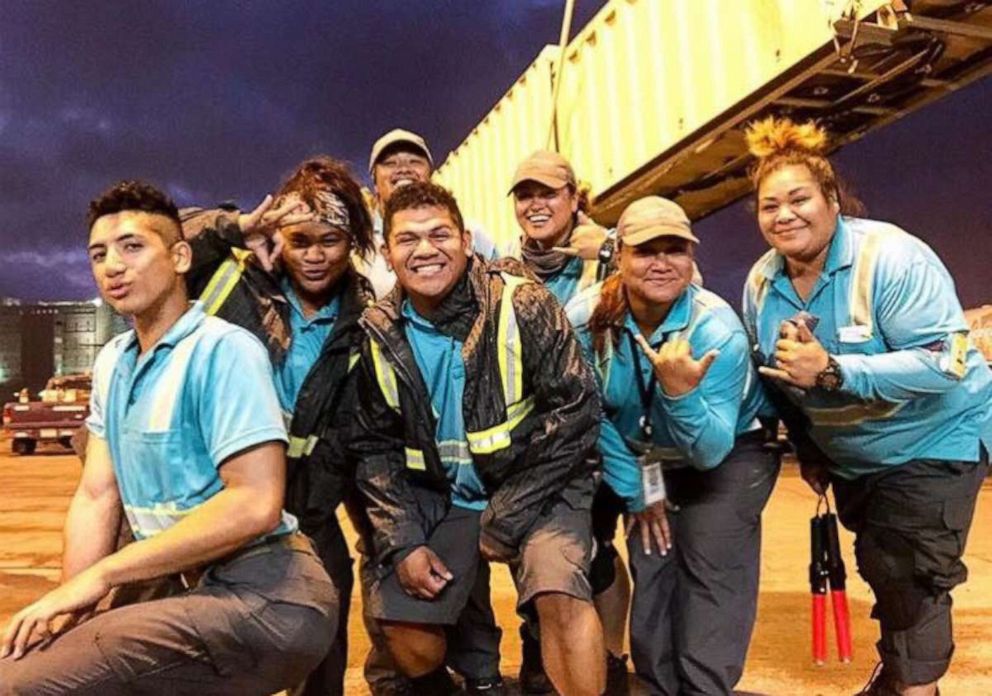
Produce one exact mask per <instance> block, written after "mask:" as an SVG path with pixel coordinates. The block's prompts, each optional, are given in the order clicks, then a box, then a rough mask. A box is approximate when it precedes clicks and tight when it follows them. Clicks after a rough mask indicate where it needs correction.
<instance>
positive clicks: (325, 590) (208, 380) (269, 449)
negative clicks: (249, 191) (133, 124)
mask: <svg viewBox="0 0 992 696" xmlns="http://www.w3.org/2000/svg"><path fill="white" fill-rule="evenodd" d="M89 223H90V236H89V257H90V263H91V267H92V270H93V276H94V278H95V280H96V283H97V286H98V287H99V289H100V293H101V295H102V297H103V299H104V300H105V301H106V302H107V303H108V304H109V305H110V306H111V307H113V308H114V309H115V310H116V311H117V312H119V313H121V314H123V315H127V316H130V317H132V318H133V320H134V330H132V331H128V332H126V333H124V334H122V335H120V336H118V337H115V338H114V339H112V340H111V342H110V343H108V344H107V345H106V346H105V347H104V348H103V349H102V350H101V351H100V354H99V356H98V357H97V360H96V364H95V366H94V370H93V381H94V389H93V392H92V394H91V402H90V416H89V418H88V419H87V422H86V426H87V428H88V429H89V431H90V437H89V441H88V443H87V456H86V463H85V466H84V468H83V474H82V478H81V480H80V484H79V487H78V489H77V491H76V494H75V496H74V497H73V499H72V503H71V504H70V507H69V512H68V516H67V518H66V525H65V543H64V556H63V566H62V583H61V584H60V586H59V587H58V588H56V589H55V590H53V591H51V592H49V593H48V594H46V595H45V596H43V597H42V598H41V599H39V600H38V601H36V602H34V603H33V604H31V605H30V606H28V607H27V608H25V609H23V610H22V611H20V612H18V613H17V614H16V615H15V616H14V618H13V619H12V620H11V621H10V624H9V625H8V627H7V629H6V631H5V632H4V635H3V639H2V644H0V657H2V658H3V659H0V693H3V694H14V693H31V694H55V693H73V694H100V695H101V696H109V695H111V694H129V693H135V692H140V693H143V694H180V693H187V694H192V693H205V692H210V693H217V694H269V693H272V692H274V691H279V690H280V689H283V688H286V687H288V686H290V685H292V684H293V683H295V682H296V681H298V680H300V679H302V678H303V677H304V676H305V675H306V674H307V673H308V672H309V671H310V670H311V669H312V668H313V667H314V666H315V665H316V664H317V663H318V662H320V660H321V659H322V658H323V657H324V654H325V653H326V652H327V650H328V648H329V647H330V637H331V636H332V635H333V634H334V627H335V625H336V623H337V601H338V598H337V596H336V593H335V589H334V586H333V585H332V584H331V582H330V579H329V578H328V577H327V573H326V572H325V571H324V569H323V568H322V567H321V565H320V563H319V561H318V560H317V558H316V557H315V555H314V552H313V550H312V548H311V546H310V543H309V541H308V540H307V539H306V538H305V537H304V536H302V535H301V534H299V533H298V532H297V522H296V520H295V519H294V518H293V517H292V516H291V515H288V514H287V513H285V512H284V511H283V509H282V498H283V489H284V481H285V456H284V448H285V443H286V439H287V438H286V431H285V428H284V426H283V423H282V417H281V414H280V412H279V402H278V399H277V397H276V393H275V387H274V385H273V382H272V371H271V367H270V366H269V361H268V359H267V357H266V354H265V350H264V349H263V347H262V346H261V345H260V344H259V342H258V341H257V340H256V339H255V338H254V337H252V336H251V335H250V334H249V333H247V332H246V331H244V330H242V329H240V328H238V327H235V326H233V325H232V324H229V323H227V322H225V321H222V320H220V319H217V318H214V317H207V316H205V314H204V312H203V307H202V305H201V304H199V303H194V304H192V305H190V304H189V303H188V301H187V300H188V295H187V292H186V287H185V284H184V282H183V275H184V273H185V272H186V270H187V269H188V268H189V265H190V260H191V251H190V247H189V244H188V243H187V242H186V241H184V240H183V238H182V230H181V227H180V223H179V216H178V211H177V210H176V207H175V204H173V203H172V201H171V200H170V199H168V198H167V197H166V196H165V195H164V194H162V193H161V192H159V191H158V190H156V189H155V188H153V187H151V186H149V185H147V184H143V183H140V182H122V183H120V184H118V185H116V186H114V187H113V188H111V189H110V190H108V191H106V192H105V193H104V194H102V195H101V196H100V197H98V198H97V199H96V200H94V201H93V202H92V203H91V204H90V213H89ZM122 507H123V511H124V514H125V515H126V517H127V519H128V521H129V523H130V527H131V529H132V531H133V533H134V535H135V537H136V541H135V542H134V543H131V544H128V545H127V546H125V547H123V548H122V549H120V550H118V551H116V552H115V551H114V547H115V544H116V538H117V530H118V525H119V516H120V510H121V508H122ZM176 574H178V575H179V578H180V579H181V580H182V581H183V584H184V585H185V586H186V587H187V589H186V590H185V591H183V592H182V593H180V594H177V595H175V596H172V597H169V598H165V599H160V600H157V601H153V602H141V603H137V604H133V605H130V606H125V607H119V608H115V609H111V610H109V611H106V612H103V613H98V614H96V615H95V616H90V615H89V613H88V610H89V608H90V607H92V606H93V605H94V604H95V603H96V602H98V601H99V600H100V599H101V598H103V597H104V596H105V595H106V594H107V593H108V592H109V591H110V589H111V588H113V587H115V586H119V585H122V584H124V583H130V582H134V581H141V580H145V579H149V578H155V577H163V576H167V575H176ZM36 639H41V640H42V641H43V642H42V643H37V642H34V641H35V640H36Z"/></svg>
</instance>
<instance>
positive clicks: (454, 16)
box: [0, 0, 992, 305]
mask: <svg viewBox="0 0 992 696" xmlns="http://www.w3.org/2000/svg"><path fill="white" fill-rule="evenodd" d="M602 4H603V3H602V0H578V2H577V10H576V18H575V22H574V24H573V27H574V28H579V27H581V26H583V25H584V24H585V23H586V22H587V21H588V19H589V18H590V17H591V16H592V15H593V14H594V13H595V11H596V10H597V9H599V7H600V6H601V5H602ZM561 8H562V2H560V0H485V1H482V0H480V1H478V2H470V1H465V0H433V1H428V0H421V1H417V2H393V1H387V0H378V1H376V0H358V1H356V0H334V2H326V0H314V1H311V2H303V1H295V2H291V3H276V2H261V1H250V2H239V3H234V2H212V1H209V0H187V1H186V2H182V3H177V2H147V1H146V2H142V3H139V4H135V3H129V2H123V1H122V2H107V1H104V2H86V3H70V2H47V1H37V0H36V1H32V2H27V1H19V0H15V1H13V2H4V3H3V4H2V5H0V64H2V65H3V66H4V68H3V70H2V71H0V211H2V217H0V260H2V262H3V265H2V268H3V271H2V273H0V295H7V296H16V297H21V298H23V299H27V300H33V299H70V298H86V297H92V296H93V295H94V294H95V290H94V288H93V284H92V281H91V279H90V276H89V271H88V268H87V264H86V260H85V253H84V238H85V234H86V231H85V226H84V223H83V220H84V216H85V209H86V204H87V202H88V201H89V200H90V199H91V198H92V197H93V196H94V195H95V194H96V193H98V192H99V191H100V190H101V189H103V188H104V187H106V186H107V185H109V184H111V183H113V182H114V181H116V180H118V179H121V178H146V179H148V180H150V181H152V182H153V183H156V184H159V185H161V186H163V187H165V188H167V189H168V190H169V191H170V193H172V195H173V196H174V197H175V198H176V199H177V201H178V202H179V203H180V204H190V203H207V204H212V203H216V202H218V201H221V200H232V199H233V200H235V201H237V202H239V203H242V204H243V205H249V204H251V203H253V202H255V201H256V200H258V199H260V198H261V197H262V195H264V193H265V192H267V191H269V190H270V189H271V188H272V187H274V186H275V185H276V184H277V183H278V180H279V179H280V177H281V176H282V175H283V174H285V173H286V172H287V171H288V170H289V169H290V168H291V167H292V166H293V165H294V164H295V163H297V162H298V161H299V160H301V159H302V158H304V157H306V156H308V155H311V154H315V153H320V152H326V153H329V154H332V155H335V156H338V157H340V158H343V159H347V160H350V161H351V162H352V164H353V166H354V169H355V171H356V172H359V173H363V172H364V169H365V163H366V162H367V157H368V150H369V147H370V144H371V143H372V141H373V140H374V139H375V138H376V137H378V136H379V135H380V134H382V133H383V132H384V131H386V130H388V129H389V128H392V127H394V126H399V125H402V126H405V127H407V128H411V129H413V130H416V131H418V132H420V133H422V134H423V135H424V136H426V137H427V139H428V140H429V142H430V143H431V145H432V149H433V150H434V154H435V156H436V157H437V158H438V160H439V161H440V160H441V159H443V157H444V155H445V153H447V151H448V150H450V149H451V148H452V147H454V146H455V145H457V144H458V143H459V142H460V141H461V140H462V138H464V136H465V135H466V134H467V132H468V131H469V129H470V128H471V127H472V126H474V125H475V124H476V123H477V122H478V121H479V119H480V118H481V117H482V116H483V115H484V114H485V113H486V112H487V111H488V110H489V109H490V108H491V107H492V105H493V104H494V103H495V102H496V101H497V100H498V99H499V98H500V97H501V96H502V94H503V93H504V92H505V91H506V89H507V87H508V86H509V85H510V84H511V83H512V82H513V81H514V80H515V79H516V78H517V76H518V75H519V74H520V73H521V72H522V70H523V68H524V67H525V66H526V65H528V64H529V63H530V61H531V60H533V58H534V57H535V55H536V54H537V52H538V51H539V50H540V48H541V47H542V46H543V45H545V44H547V43H554V42H556V41H557V36H558V30H559V23H560V21H561ZM989 114H992V82H990V81H989V80H986V81H985V82H984V83H983V84H981V85H975V86H972V87H971V88H969V89H968V90H965V91H963V92H961V93H958V94H954V95H952V96H950V97H948V98H947V99H945V100H943V101H942V102H939V103H938V104H937V105H935V106H932V107H930V108H929V109H926V110H924V111H923V112H921V113H919V114H916V115H914V116H911V117H908V118H906V119H904V120H903V121H900V122H898V123H896V124H894V125H892V126H889V127H888V128H887V129H885V130H883V131H881V132H880V133H877V134H874V135H871V136H869V137H868V138H867V139H866V140H865V141H863V142H861V143H858V144H856V145H853V146H851V147H849V148H848V149H846V150H845V151H843V152H842V153H841V154H840V155H839V156H838V157H837V163H838V165H839V166H840V168H841V170H842V172H844V173H846V174H847V176H848V178H849V179H850V180H851V181H852V182H853V183H854V185H855V187H856V189H857V190H858V192H859V194H860V195H861V197H862V198H863V199H864V201H865V203H866V204H867V205H868V208H869V211H870V213H871V214H872V215H873V216H876V217H880V218H884V219H889V220H892V221H894V222H896V223H898V224H901V225H903V226H904V227H906V228H907V229H908V230H909V231H911V232H913V233H915V234H918V235H919V236H921V237H923V238H924V239H926V240H927V241H928V242H930V243H931V244H932V245H933V246H934V247H935V248H936V249H937V251H938V252H939V253H940V254H941V256H942V257H943V258H944V259H945V261H946V262H947V264H948V266H949V267H950V268H951V271H952V273H954V275H955V277H956V279H957V282H958V284H959V289H960V292H961V295H962V300H963V301H964V302H965V304H966V305H973V304H978V303H981V302H983V301H984V302H992V282H989V278H988V276H989V273H990V271H989V268H990V267H992V263H990V261H992V244H990V243H989V235H990V234H992V203H990V200H992V197H990V196H989V194H988V189H989V186H990V185H989V182H990V181H992V157H990V155H992V152H990V150H992V145H990V142H992V140H990V135H989V132H990V130H989V127H988V115H989ZM580 174H581V173H580ZM468 212H469V213H471V211H468ZM698 229H699V231H700V233H701V234H702V235H704V237H703V241H704V245H703V249H702V254H701V255H702V266H703V270H704V272H705V274H706V277H707V284H708V285H710V286H712V287H713V288H714V289H716V290H717V291H718V292H721V293H722V294H724V295H725V296H727V297H728V298H729V299H732V300H736V298H737V296H738V295H739V291H740V287H741V284H742V281H743V275H744V273H745V270H746V268H747V267H748V266H750V264H751V262H752V261H753V260H754V259H755V258H756V257H757V255H758V254H759V253H760V251H761V249H762V243H761V240H760V238H759V236H758V232H757V230H756V228H755V226H754V222H753V220H752V219H751V217H750V215H749V214H748V213H747V211H746V210H744V209H743V207H742V206H740V205H737V206H734V207H731V208H729V209H727V210H725V211H723V212H721V213H719V214H717V215H714V216H712V217H711V218H709V219H708V220H706V221H703V222H701V223H700V224H699V227H698ZM716 238H720V240H721V241H720V244H719V245H718V248H719V252H718V253H717V251H716V247H717V245H712V246H711V247H710V249H712V251H710V250H709V249H707V244H706V242H707V241H709V240H713V239H716Z"/></svg>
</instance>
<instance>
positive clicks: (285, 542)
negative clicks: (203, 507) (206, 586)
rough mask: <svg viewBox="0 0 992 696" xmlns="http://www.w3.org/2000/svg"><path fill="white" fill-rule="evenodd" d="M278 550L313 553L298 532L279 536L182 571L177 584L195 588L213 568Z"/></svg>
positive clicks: (304, 538)
mask: <svg viewBox="0 0 992 696" xmlns="http://www.w3.org/2000/svg"><path fill="white" fill-rule="evenodd" d="M279 549H289V550H291V551H303V552H309V553H313V546H312V545H311V544H310V540H309V539H308V538H307V537H306V536H305V535H303V534H301V533H300V532H293V533H291V534H280V535H279V536H275V537H268V538H266V539H262V540H261V541H258V542H255V543H253V544H252V545H251V546H243V547H241V548H240V549H237V550H236V551H232V552H231V553H229V554H227V555H226V556H221V557H220V558H218V559H217V560H214V561H211V562H209V563H205V564H203V565H202V566H197V567H195V568H190V569H188V570H184V571H182V572H181V573H179V574H178V575H179V582H181V583H182V585H183V587H184V588H185V589H187V590H190V589H193V588H194V587H196V586H197V584H199V582H200V579H201V578H202V577H203V575H204V574H205V573H206V572H207V571H208V570H210V569H211V568H213V567H214V566H222V565H227V564H228V563H233V562H234V561H243V560H245V559H248V558H253V557H255V556H261V555H262V554H265V553H274V552H275V551H278V550H279Z"/></svg>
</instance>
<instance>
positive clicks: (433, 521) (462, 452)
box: [352, 183, 605, 695]
mask: <svg viewBox="0 0 992 696" xmlns="http://www.w3.org/2000/svg"><path fill="white" fill-rule="evenodd" d="M384 222H385V239H386V249H385V250H384V251H385V253H386V256H387V259H388V261H389V264H390V266H391V267H392V269H393V271H394V272H395V273H396V277H397V288H396V289H395V290H394V292H393V293H391V294H390V295H389V296H388V297H387V298H385V299H384V300H381V301H380V302H379V303H378V304H377V305H376V306H374V307H372V308H370V309H369V310H367V311H366V313H365V315H364V317H363V318H362V325H363V327H364V328H365V330H366V332H367V334H368V341H367V343H366V345H365V346H364V348H363V354H362V363H361V366H360V369H361V372H360V374H359V380H360V383H359V394H360V395H361V396H360V399H361V401H360V406H359V410H358V414H357V418H356V433H355V434H353V436H352V444H353V446H354V447H355V448H356V456H357V457H358V458H359V461H360V464H359V469H358V478H357V481H358V487H359V490H360V491H361V492H362V494H363V495H364V497H365V499H366V503H367V506H368V513H369V517H370V519H371V520H372V525H373V527H374V536H373V555H372V557H371V558H370V559H369V561H368V562H367V563H366V564H365V565H364V566H363V569H362V572H363V573H366V574H367V575H368V580H367V581H365V582H366V583H367V585H368V586H369V587H370V588H371V592H370V597H369V607H370V611H371V613H372V615H373V616H374V617H375V619H376V620H377V621H378V622H380V624H381V626H382V629H383V632H384V634H385V636H386V641H387V645H388V648H389V650H390V652H391V654H392V656H393V658H394V659H395V661H396V664H397V665H398V667H399V668H400V670H401V671H402V672H403V673H404V674H406V675H407V676H409V677H410V678H411V681H412V682H413V684H414V687H415V690H416V692H417V693H423V694H432V695H433V694H441V693H448V692H450V690H451V684H450V680H449V678H448V676H447V673H446V672H445V671H444V669H443V667H442V661H443V658H444V654H445V649H446V639H445V631H444V628H445V627H447V626H451V625H452V624H454V623H455V621H456V620H457V618H458V616H459V614H460V613H461V611H462V609H463V607H464V606H465V604H466V601H467V596H468V595H469V593H470V592H471V589H472V587H473V585H474V582H475V575H476V573H477V571H478V568H479V565H480V561H481V560H482V559H486V560H494V561H500V562H504V563H509V564H510V566H511V571H512V574H513V578H514V581H515V584H516V587H517V592H518V603H517V607H518V611H519V612H521V613H528V612H533V613H536V615H537V616H538V617H540V622H541V625H542V630H543V633H544V640H543V641H542V645H541V648H542V655H543V658H544V665H545V668H546V669H547V672H548V674H549V676H550V678H551V680H552V682H553V683H554V685H555V687H556V688H557V689H558V690H559V691H560V692H562V693H567V694H576V695H581V694H597V695H598V694H600V693H601V692H602V690H603V688H604V683H605V678H604V664H602V663H605V660H604V650H605V648H604V646H603V637H602V630H601V628H600V625H599V620H598V618H597V616H596V612H595V609H594V607H593V605H592V602H591V589H590V586H589V581H588V578H587V572H588V564H589V558H590V554H591V546H592V539H591V530H590V520H589V508H590V505H591V501H592V494H593V485H594V481H593V474H594V470H595V460H594V459H593V458H592V457H591V456H590V455H591V454H592V448H593V447H594V446H595V441H596V440H595V438H596V433H597V420H598V410H599V400H598V398H597V395H596V388H595V382H594V378H593V376H592V373H591V372H590V370H589V368H588V367H587V366H586V364H585V362H584V361H583V359H582V355H581V350H580V348H579V345H578V343H577V342H576V341H575V338H574V335H573V334H572V332H571V329H570V327H569V326H568V322H567V319H566V318H565V315H564V313H563V311H562V310H561V308H560V307H559V306H558V304H557V302H555V300H554V299H553V297H552V296H551V294H550V293H549V292H548V291H547V290H546V289H545V288H544V287H543V286H542V285H541V284H539V283H535V282H532V281H530V280H529V279H527V278H526V277H524V275H523V274H524V271H523V268H522V267H521V265H520V264H519V262H515V261H513V260H504V261H501V262H497V263H496V264H492V265H490V264H487V263H485V262H484V261H482V260H481V259H480V258H478V257H474V258H470V257H469V255H468V254H467V250H468V246H469V244H470V237H469V234H468V233H467V232H466V231H465V227H464V222H463V220H462V216H461V212H460V210H459V209H458V205H457V203H456V201H455V199H454V197H452V196H451V194H450V193H449V192H448V191H447V190H445V189H443V188H441V187H439V186H436V185H434V184H430V183H414V184H410V185H409V186H405V187H403V188H402V189H400V190H399V191H397V192H396V193H394V194H393V196H392V197H391V198H390V199H389V202H388V203H387V204H386V209H385V216H384Z"/></svg>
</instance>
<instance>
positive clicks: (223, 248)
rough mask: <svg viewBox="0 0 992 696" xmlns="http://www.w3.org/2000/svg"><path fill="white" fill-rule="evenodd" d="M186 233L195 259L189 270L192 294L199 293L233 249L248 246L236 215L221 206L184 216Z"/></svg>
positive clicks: (188, 276)
mask: <svg viewBox="0 0 992 696" xmlns="http://www.w3.org/2000/svg"><path fill="white" fill-rule="evenodd" d="M183 236H184V237H185V238H186V241H187V242H188V243H189V245H190V247H191V248H192V249H193V262H192V265H191V266H190V269H189V271H187V273H186V284H187V287H188V288H189V290H190V295H192V296H194V297H198V296H199V295H200V293H201V292H203V289H204V288H205V287H206V286H207V283H209V282H210V278H211V277H213V275H214V273H216V272H217V269H218V268H219V267H220V264H221V263H223V261H224V260H225V259H226V258H228V257H229V256H230V254H231V249H232V248H235V247H238V248H244V239H243V237H242V236H241V230H240V228H238V225H237V222H236V218H232V217H231V213H228V212H226V211H220V210H204V211H201V212H199V213H197V214H195V215H193V216H191V217H187V218H185V219H184V220H183Z"/></svg>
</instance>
